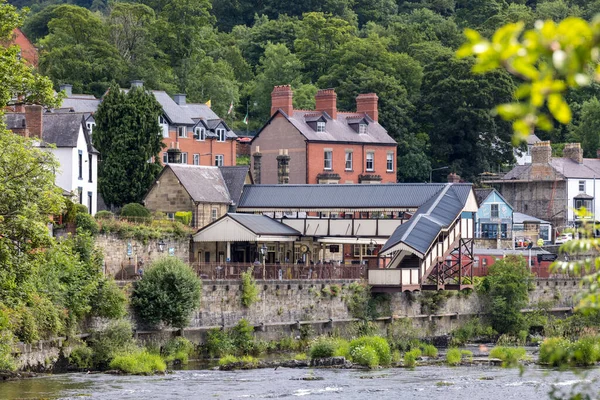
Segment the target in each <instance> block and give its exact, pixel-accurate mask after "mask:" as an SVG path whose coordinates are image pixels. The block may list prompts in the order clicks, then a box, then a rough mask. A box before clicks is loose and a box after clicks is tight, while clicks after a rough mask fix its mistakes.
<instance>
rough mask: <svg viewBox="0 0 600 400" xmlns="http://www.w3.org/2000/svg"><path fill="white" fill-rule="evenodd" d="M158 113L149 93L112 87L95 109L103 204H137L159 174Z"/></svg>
mask: <svg viewBox="0 0 600 400" xmlns="http://www.w3.org/2000/svg"><path fill="white" fill-rule="evenodd" d="M161 112H162V108H161V106H160V105H159V104H158V102H157V101H156V99H155V98H154V96H153V95H152V94H151V93H147V92H146V91H144V90H143V89H140V88H132V89H131V90H130V91H129V92H127V93H125V92H123V91H122V90H121V89H120V88H119V86H118V85H116V84H113V85H112V86H111V87H110V89H109V91H108V94H107V95H106V96H105V97H104V101H103V102H102V103H101V104H100V106H99V107H98V112H97V113H96V115H95V119H96V128H95V129H94V134H93V141H94V146H95V147H96V148H97V149H98V151H99V152H100V154H101V156H102V161H101V162H100V163H99V166H98V189H99V191H100V193H101V194H102V196H103V198H104V201H105V202H106V204H110V205H111V206H116V207H120V206H122V205H124V204H127V203H136V202H137V203H139V202H141V200H142V198H143V196H144V195H145V194H146V191H147V190H148V188H149V187H150V186H151V185H152V183H153V182H154V180H155V178H156V176H157V175H158V173H159V172H160V170H161V166H160V164H159V162H158V154H159V152H160V150H161V149H162V148H163V146H164V145H163V143H162V131H161V129H160V127H159V125H158V117H159V116H160V114H161Z"/></svg>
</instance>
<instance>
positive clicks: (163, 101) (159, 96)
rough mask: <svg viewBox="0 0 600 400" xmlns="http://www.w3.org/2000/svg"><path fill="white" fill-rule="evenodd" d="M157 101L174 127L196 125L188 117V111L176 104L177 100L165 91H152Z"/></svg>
mask: <svg viewBox="0 0 600 400" xmlns="http://www.w3.org/2000/svg"><path fill="white" fill-rule="evenodd" d="M150 92H151V93H152V94H153V95H154V97H155V98H156V101H158V103H159V104H160V105H161V107H162V109H163V112H164V114H165V116H166V117H167V119H168V120H169V121H171V123H172V124H174V125H195V124H196V123H195V122H194V120H193V119H192V117H190V116H189V115H188V110H187V109H186V110H184V109H182V108H181V106H179V104H177V103H175V100H173V99H172V98H171V96H169V95H168V94H167V92H165V91H164V90H151V91H150Z"/></svg>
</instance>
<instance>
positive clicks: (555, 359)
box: [538, 337, 571, 367]
mask: <svg viewBox="0 0 600 400" xmlns="http://www.w3.org/2000/svg"><path fill="white" fill-rule="evenodd" d="M570 353H571V342H569V341H568V340H567V339H563V338H559V337H554V338H548V339H546V340H544V341H543V342H542V344H541V346H540V354H539V358H538V360H539V362H540V363H543V364H549V365H551V366H553V367H559V366H565V365H567V364H569V361H570Z"/></svg>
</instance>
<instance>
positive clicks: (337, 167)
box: [307, 143, 396, 183]
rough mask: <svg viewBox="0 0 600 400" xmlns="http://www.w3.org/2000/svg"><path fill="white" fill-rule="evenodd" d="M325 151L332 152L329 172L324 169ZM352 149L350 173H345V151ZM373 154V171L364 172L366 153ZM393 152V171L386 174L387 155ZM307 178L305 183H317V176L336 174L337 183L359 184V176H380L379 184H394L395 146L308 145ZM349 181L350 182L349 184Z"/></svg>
mask: <svg viewBox="0 0 600 400" xmlns="http://www.w3.org/2000/svg"><path fill="white" fill-rule="evenodd" d="M325 149H331V150H332V151H333V165H332V169H331V170H325V169H324V163H323V154H324V152H325ZM349 149H352V151H353V160H352V168H353V169H352V171H346V170H345V166H346V150H349ZM370 151H372V152H374V153H375V159H374V161H375V162H374V170H373V171H366V153H367V152H370ZM388 152H393V153H394V156H393V159H394V171H392V172H387V171H386V169H387V165H386V160H387V158H386V157H387V153H388ZM308 154H309V156H308V164H307V168H308V177H309V181H308V182H307V183H319V182H318V181H317V175H319V174H321V173H337V174H339V175H340V181H339V183H359V182H358V176H359V175H361V174H375V175H380V176H381V178H382V180H381V183H395V182H396V146H395V145H391V146H390V145H386V146H381V145H378V146H375V145H372V144H333V143H309V144H308ZM350 181H351V182H350Z"/></svg>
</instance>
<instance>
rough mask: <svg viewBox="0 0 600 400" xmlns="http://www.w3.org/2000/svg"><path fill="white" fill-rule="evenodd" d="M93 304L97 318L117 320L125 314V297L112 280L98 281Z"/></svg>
mask: <svg viewBox="0 0 600 400" xmlns="http://www.w3.org/2000/svg"><path fill="white" fill-rule="evenodd" d="M93 304H94V308H93V310H92V311H93V313H94V315H97V316H98V317H103V318H112V319H119V318H122V317H124V316H125V314H127V295H125V292H123V290H121V289H120V288H119V286H117V284H116V283H115V281H114V280H112V279H103V280H102V281H100V284H99V285H98V293H97V294H96V297H95V299H94V301H93Z"/></svg>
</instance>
